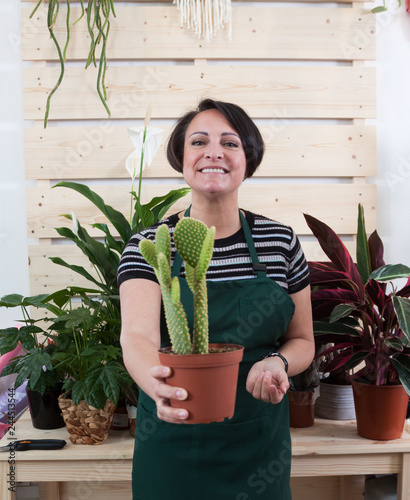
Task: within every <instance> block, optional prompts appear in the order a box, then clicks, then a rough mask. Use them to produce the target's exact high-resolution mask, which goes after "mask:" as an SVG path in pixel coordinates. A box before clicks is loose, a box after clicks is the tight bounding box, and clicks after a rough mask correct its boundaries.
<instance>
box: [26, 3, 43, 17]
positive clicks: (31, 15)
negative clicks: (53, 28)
mask: <svg viewBox="0 0 410 500" xmlns="http://www.w3.org/2000/svg"><path fill="white" fill-rule="evenodd" d="M41 2H42V0H38V2H37V4H36V6H35V7H34V9H33V12H32V13H31V14H30V17H29V19H31V18H32V17H33V16H34V14H35V13H36V11H37V9H38V8H39V7H40V5H41Z"/></svg>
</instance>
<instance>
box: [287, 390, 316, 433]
mask: <svg viewBox="0 0 410 500" xmlns="http://www.w3.org/2000/svg"><path fill="white" fill-rule="evenodd" d="M288 398H289V425H290V426H291V427H297V428H303V427H312V425H313V424H314V422H315V399H316V393H315V391H314V390H313V391H303V392H302V391H300V392H299V391H289V392H288Z"/></svg>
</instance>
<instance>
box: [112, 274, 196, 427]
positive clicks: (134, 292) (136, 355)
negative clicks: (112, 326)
mask: <svg viewBox="0 0 410 500" xmlns="http://www.w3.org/2000/svg"><path fill="white" fill-rule="evenodd" d="M120 299H121V338H120V340H121V347H122V351H123V358H124V364H125V366H126V368H127V370H128V372H129V374H130V375H131V377H132V378H133V379H134V380H135V382H136V383H137V384H138V386H139V387H140V388H141V389H142V390H143V391H144V392H145V393H146V394H148V396H150V397H151V398H152V399H153V400H154V401H155V403H156V405H157V413H158V418H160V419H162V420H165V421H167V422H173V423H178V422H179V423H181V422H183V421H184V419H186V418H187V417H188V412H187V411H186V410H184V409H181V408H171V406H170V405H169V399H177V400H178V399H179V400H183V399H186V397H187V392H186V390H185V389H182V388H176V387H172V386H170V385H168V384H166V383H165V382H164V379H165V378H167V377H169V375H170V374H171V369H170V368H169V367H164V366H161V365H160V363H159V359H158V349H159V347H160V342H161V336H160V314H161V291H160V288H159V285H158V284H157V283H155V282H154V281H150V280H145V279H131V280H128V281H125V282H124V283H122V284H121V286H120Z"/></svg>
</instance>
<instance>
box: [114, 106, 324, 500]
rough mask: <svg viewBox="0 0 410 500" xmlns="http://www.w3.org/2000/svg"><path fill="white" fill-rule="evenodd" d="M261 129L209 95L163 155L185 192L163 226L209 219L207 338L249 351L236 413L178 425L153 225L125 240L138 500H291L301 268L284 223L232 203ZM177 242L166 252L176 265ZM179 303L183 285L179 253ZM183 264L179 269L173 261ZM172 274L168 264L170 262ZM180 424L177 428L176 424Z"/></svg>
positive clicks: (307, 344)
mask: <svg viewBox="0 0 410 500" xmlns="http://www.w3.org/2000/svg"><path fill="white" fill-rule="evenodd" d="M263 151H264V145H263V140H262V138H261V136H260V133H259V131H258V129H257V127H256V126H255V124H254V123H253V122H252V120H251V119H250V118H249V117H248V115H247V114H246V113H245V112H244V111H243V110H242V109H241V108H240V107H238V106H236V105H234V104H230V103H224V102H220V101H213V100H211V99H207V100H205V101H202V102H201V103H200V104H199V106H198V109H197V110H195V111H192V112H189V113H187V114H186V115H185V116H184V117H182V118H181V119H180V120H179V122H178V123H177V125H176V127H175V129H174V130H173V132H172V134H171V137H170V139H169V142H168V149H167V155H168V161H169V162H170V164H171V166H172V167H173V168H175V169H176V170H178V171H179V172H182V174H183V175H184V178H185V181H186V182H187V184H188V185H189V186H190V187H191V189H192V205H191V207H190V212H189V210H187V211H186V212H185V213H184V212H181V213H179V214H175V215H173V216H171V217H169V218H167V219H165V220H164V221H162V223H165V224H168V225H169V227H170V229H171V231H172V230H173V228H174V227H175V224H176V223H177V221H178V220H179V218H181V217H183V216H186V215H188V213H189V215H190V216H191V217H193V218H195V219H199V220H201V221H203V222H204V223H205V224H206V225H207V226H215V228H216V239H215V246H214V254H213V257H212V261H211V264H210V267H209V270H208V273H207V284H208V296H209V315H210V318H209V320H210V341H211V342H235V343H240V344H242V345H244V346H245V352H244V358H243V361H242V363H241V366H240V372H239V379H238V390H237V402H236V407H235V415H234V417H233V418H232V419H231V420H229V421H224V422H220V423H211V424H199V425H188V424H185V425H184V421H185V419H186V418H187V417H188V414H187V411H186V410H184V409H181V408H174V407H171V406H170V403H169V401H170V400H171V399H174V400H184V399H185V398H186V397H187V392H186V390H185V389H184V388H183V387H180V388H175V387H171V386H169V385H167V384H166V383H165V380H166V378H167V377H168V376H169V375H170V368H168V367H164V366H160V365H159V362H158V355H157V350H158V348H159V347H160V345H161V344H162V345H168V336H167V333H166V328H165V326H164V321H163V315H162V314H161V294H160V289H159V285H158V283H157V281H156V278H155V275H154V272H153V270H152V268H150V266H149V265H148V264H147V263H146V262H145V261H144V259H143V258H142V257H141V254H140V253H139V250H138V243H139V241H140V240H141V239H143V238H151V239H153V238H154V234H155V229H156V227H157V225H155V226H153V227H151V228H148V229H146V230H144V231H142V232H141V233H140V234H138V235H135V236H133V238H131V240H130V242H129V244H128V246H127V248H126V250H125V252H124V254H123V257H122V260H121V263H120V266H119V275H118V279H119V284H120V296H121V311H122V333H121V343H122V347H123V353H124V361H125V364H126V366H127V369H128V371H129V372H130V374H131V375H132V377H133V378H134V379H135V381H136V382H137V384H138V385H139V387H140V388H141V391H142V392H141V395H140V401H139V406H138V419H137V431H136V439H135V451H134V467H133V498H134V500H174V499H175V500H191V499H192V500H193V499H195V500H250V499H254V498H257V499H260V500H268V499H269V500H273V499H275V500H280V499H283V500H288V499H290V498H291V493H290V486H289V481H290V457H291V451H290V435H289V417H288V401H287V397H286V396H285V395H286V392H287V390H288V388H289V380H288V377H289V376H292V375H296V374H297V373H300V372H301V371H303V370H304V369H305V368H306V367H307V366H308V365H309V364H310V363H311V361H312V359H313V355H314V341H313V333H312V320H311V306H310V287H309V273H308V269H307V265H306V261H305V258H304V256H303V253H302V250H301V248H300V244H299V242H298V240H297V238H296V236H295V234H294V233H293V231H292V229H291V228H289V227H287V226H284V225H282V224H280V223H277V222H274V221H271V220H269V219H267V218H265V217H262V216H260V215H256V214H252V213H251V212H247V211H244V210H239V207H238V189H239V186H240V185H241V183H242V181H243V180H244V179H246V178H248V177H251V176H252V174H253V173H254V171H255V170H256V168H257V167H258V166H259V164H260V162H261V160H262V157H263ZM174 257H175V249H174V248H173V252H172V261H173V262H174ZM177 261H179V264H176V265H178V269H177V272H179V275H180V277H181V279H180V281H181V290H182V301H183V302H184V297H185V296H186V295H185V294H187V293H189V292H187V286H186V282H185V279H184V277H185V274H184V268H183V265H182V266H181V263H180V259H177ZM179 266H181V268H179ZM174 271H175V269H174ZM175 424H182V425H175Z"/></svg>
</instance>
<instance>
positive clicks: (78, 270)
mask: <svg viewBox="0 0 410 500" xmlns="http://www.w3.org/2000/svg"><path fill="white" fill-rule="evenodd" d="M49 259H50V260H51V262H54V264H58V265H59V266H63V267H67V268H68V269H71V271H74V272H75V273H78V274H80V275H81V276H83V277H84V278H86V279H87V280H88V281H91V282H92V283H94V284H95V285H97V286H99V287H101V288H103V287H104V284H103V283H100V282H99V281H97V280H96V279H95V278H94V276H92V275H91V274H90V273H89V272H88V271H86V270H85V269H84V268H83V267H81V266H76V265H73V264H68V263H67V262H66V261H65V260H63V259H61V258H60V257H49Z"/></svg>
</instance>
